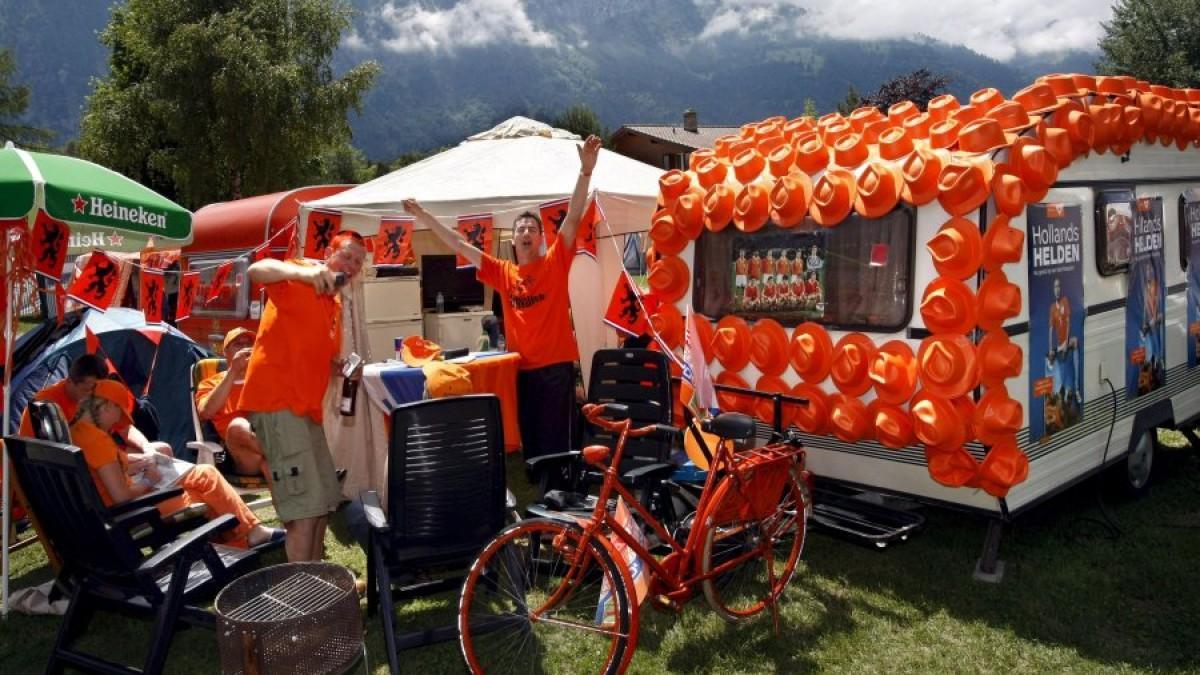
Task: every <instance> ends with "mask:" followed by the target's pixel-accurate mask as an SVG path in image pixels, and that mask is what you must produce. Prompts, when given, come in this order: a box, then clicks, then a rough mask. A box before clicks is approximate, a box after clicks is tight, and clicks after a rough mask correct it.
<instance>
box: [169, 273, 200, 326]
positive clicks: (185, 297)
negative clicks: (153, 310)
mask: <svg viewBox="0 0 1200 675" xmlns="http://www.w3.org/2000/svg"><path fill="white" fill-rule="evenodd" d="M199 291H200V273H199V272H184V273H183V276H182V277H181V278H180V280H179V301H178V302H177V304H176V307H175V320H176V321H183V320H184V319H186V318H188V317H190V316H191V315H192V303H193V302H195V300H196V294H197V293H198V292H199Z"/></svg>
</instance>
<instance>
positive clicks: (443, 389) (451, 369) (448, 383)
mask: <svg viewBox="0 0 1200 675" xmlns="http://www.w3.org/2000/svg"><path fill="white" fill-rule="evenodd" d="M421 370H422V372H423V373H424V374H425V391H426V392H428V393H429V398H447V397H450V396H464V395H466V394H472V393H474V392H475V387H474V385H472V384H471V372H470V371H468V370H467V369H466V368H463V367H462V366H460V365H458V364H457V363H447V362H446V361H431V362H429V363H427V364H425V365H424V366H422V367H421Z"/></svg>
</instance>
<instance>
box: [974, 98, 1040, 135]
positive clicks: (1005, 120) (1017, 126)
mask: <svg viewBox="0 0 1200 675" xmlns="http://www.w3.org/2000/svg"><path fill="white" fill-rule="evenodd" d="M987 116H988V117H990V118H991V119H994V120H996V121H997V122H999V123H1000V126H1001V128H1003V129H1004V130H1005V131H1007V132H1011V133H1014V134H1019V133H1021V132H1022V131H1025V130H1026V129H1030V128H1033V127H1035V126H1038V125H1040V124H1041V123H1042V117H1041V115H1030V114H1029V113H1028V112H1027V111H1026V110H1025V108H1024V107H1023V106H1022V105H1021V104H1020V103H1018V102H1016V101H1005V102H1004V103H1001V104H1000V105H998V106H996V107H995V108H992V109H991V110H990V111H988V114H987Z"/></svg>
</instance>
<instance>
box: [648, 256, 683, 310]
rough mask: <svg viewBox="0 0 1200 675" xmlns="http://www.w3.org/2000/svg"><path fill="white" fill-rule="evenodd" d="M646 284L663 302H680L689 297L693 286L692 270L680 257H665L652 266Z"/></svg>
mask: <svg viewBox="0 0 1200 675" xmlns="http://www.w3.org/2000/svg"><path fill="white" fill-rule="evenodd" d="M646 282H647V283H648V284H649V286H650V292H651V293H653V294H654V295H655V296H656V297H657V298H658V299H659V300H661V301H662V302H666V303H674V302H678V301H679V300H681V299H683V296H685V295H687V291H688V287H689V286H690V285H691V270H689V269H688V266H687V263H685V262H683V260H681V259H680V258H679V257H678V256H674V255H664V256H662V257H661V258H659V259H658V260H657V261H655V263H654V264H653V265H651V266H650V271H649V274H648V275H647V276H646Z"/></svg>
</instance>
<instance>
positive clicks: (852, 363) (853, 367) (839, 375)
mask: <svg viewBox="0 0 1200 675" xmlns="http://www.w3.org/2000/svg"><path fill="white" fill-rule="evenodd" d="M874 358H875V343H874V342H872V341H871V338H869V337H867V336H866V335H863V334H862V333H848V334H847V335H845V336H843V337H842V339H841V340H838V343H837V345H836V346H835V347H834V348H833V363H832V364H831V367H830V370H829V376H830V377H831V378H832V379H833V383H834V385H836V386H837V388H838V389H839V390H840V391H841V392H842V393H845V394H849V395H850V396H861V395H862V394H865V393H866V392H867V390H868V389H870V388H871V373H870V365H871V361H872V360H874Z"/></svg>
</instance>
